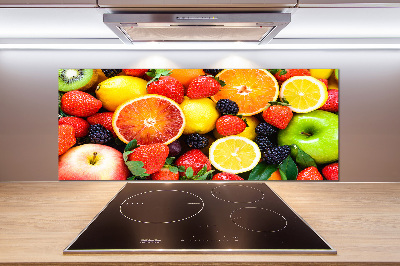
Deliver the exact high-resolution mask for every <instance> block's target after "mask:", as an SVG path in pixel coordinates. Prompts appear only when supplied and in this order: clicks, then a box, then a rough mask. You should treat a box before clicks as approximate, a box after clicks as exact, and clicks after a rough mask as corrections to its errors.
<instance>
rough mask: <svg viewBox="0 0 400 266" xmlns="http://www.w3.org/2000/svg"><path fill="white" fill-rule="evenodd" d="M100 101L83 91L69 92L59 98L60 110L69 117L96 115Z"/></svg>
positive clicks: (100, 104)
mask: <svg viewBox="0 0 400 266" xmlns="http://www.w3.org/2000/svg"><path fill="white" fill-rule="evenodd" d="M101 106H102V103H101V101H99V100H97V99H96V98H95V97H93V96H92V95H90V94H89V93H86V92H83V91H69V92H67V93H65V94H64V95H63V96H62V97H61V109H62V110H63V111H64V112H65V113H66V114H69V115H74V116H78V117H88V116H91V115H94V114H95V113H97V111H99V110H100V108H101Z"/></svg>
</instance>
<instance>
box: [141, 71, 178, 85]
mask: <svg viewBox="0 0 400 266" xmlns="http://www.w3.org/2000/svg"><path fill="white" fill-rule="evenodd" d="M171 72H172V71H171V70H170V69H150V71H149V72H146V74H147V76H149V77H151V78H152V79H151V80H150V81H149V82H147V85H149V84H150V83H152V82H154V81H157V80H159V79H160V77H161V76H169V75H170V74H171Z"/></svg>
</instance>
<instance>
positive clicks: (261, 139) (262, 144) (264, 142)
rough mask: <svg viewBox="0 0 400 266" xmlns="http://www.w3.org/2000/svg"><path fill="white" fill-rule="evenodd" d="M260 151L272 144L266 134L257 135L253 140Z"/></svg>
mask: <svg viewBox="0 0 400 266" xmlns="http://www.w3.org/2000/svg"><path fill="white" fill-rule="evenodd" d="M254 141H255V142H256V143H257V145H258V147H259V148H260V150H261V151H266V150H267V149H268V148H271V147H272V146H273V144H272V142H271V141H270V140H269V139H268V137H267V136H263V135H257V137H256V139H255V140H254Z"/></svg>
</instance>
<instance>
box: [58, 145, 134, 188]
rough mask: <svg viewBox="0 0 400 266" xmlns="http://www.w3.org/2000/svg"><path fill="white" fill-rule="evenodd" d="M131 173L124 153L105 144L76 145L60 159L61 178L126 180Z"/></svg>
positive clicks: (59, 174) (59, 175) (59, 170)
mask: <svg viewBox="0 0 400 266" xmlns="http://www.w3.org/2000/svg"><path fill="white" fill-rule="evenodd" d="M129 175H130V172H129V169H128V167H127V166H126V165H125V162H124V159H123V158H122V153H121V152H119V151H118V150H116V149H114V148H111V147H109V146H105V145H100V144H84V145H80V146H76V147H73V148H71V149H69V150H68V151H67V152H66V153H64V154H63V155H61V156H60V157H59V159H58V179H59V180H126V179H127V178H128V177H129Z"/></svg>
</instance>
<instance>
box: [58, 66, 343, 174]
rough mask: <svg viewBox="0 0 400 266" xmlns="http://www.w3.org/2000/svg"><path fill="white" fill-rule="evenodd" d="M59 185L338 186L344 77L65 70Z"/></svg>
mask: <svg viewBox="0 0 400 266" xmlns="http://www.w3.org/2000/svg"><path fill="white" fill-rule="evenodd" d="M58 80H59V87H58V91H59V114H58V117H59V120H58V124H59V135H58V141H59V149H58V155H59V179H60V180H142V179H151V180H324V179H326V180H338V151H339V147H338V135H339V134H338V103H339V98H338V70H337V69H60V70H59V74H58Z"/></svg>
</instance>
